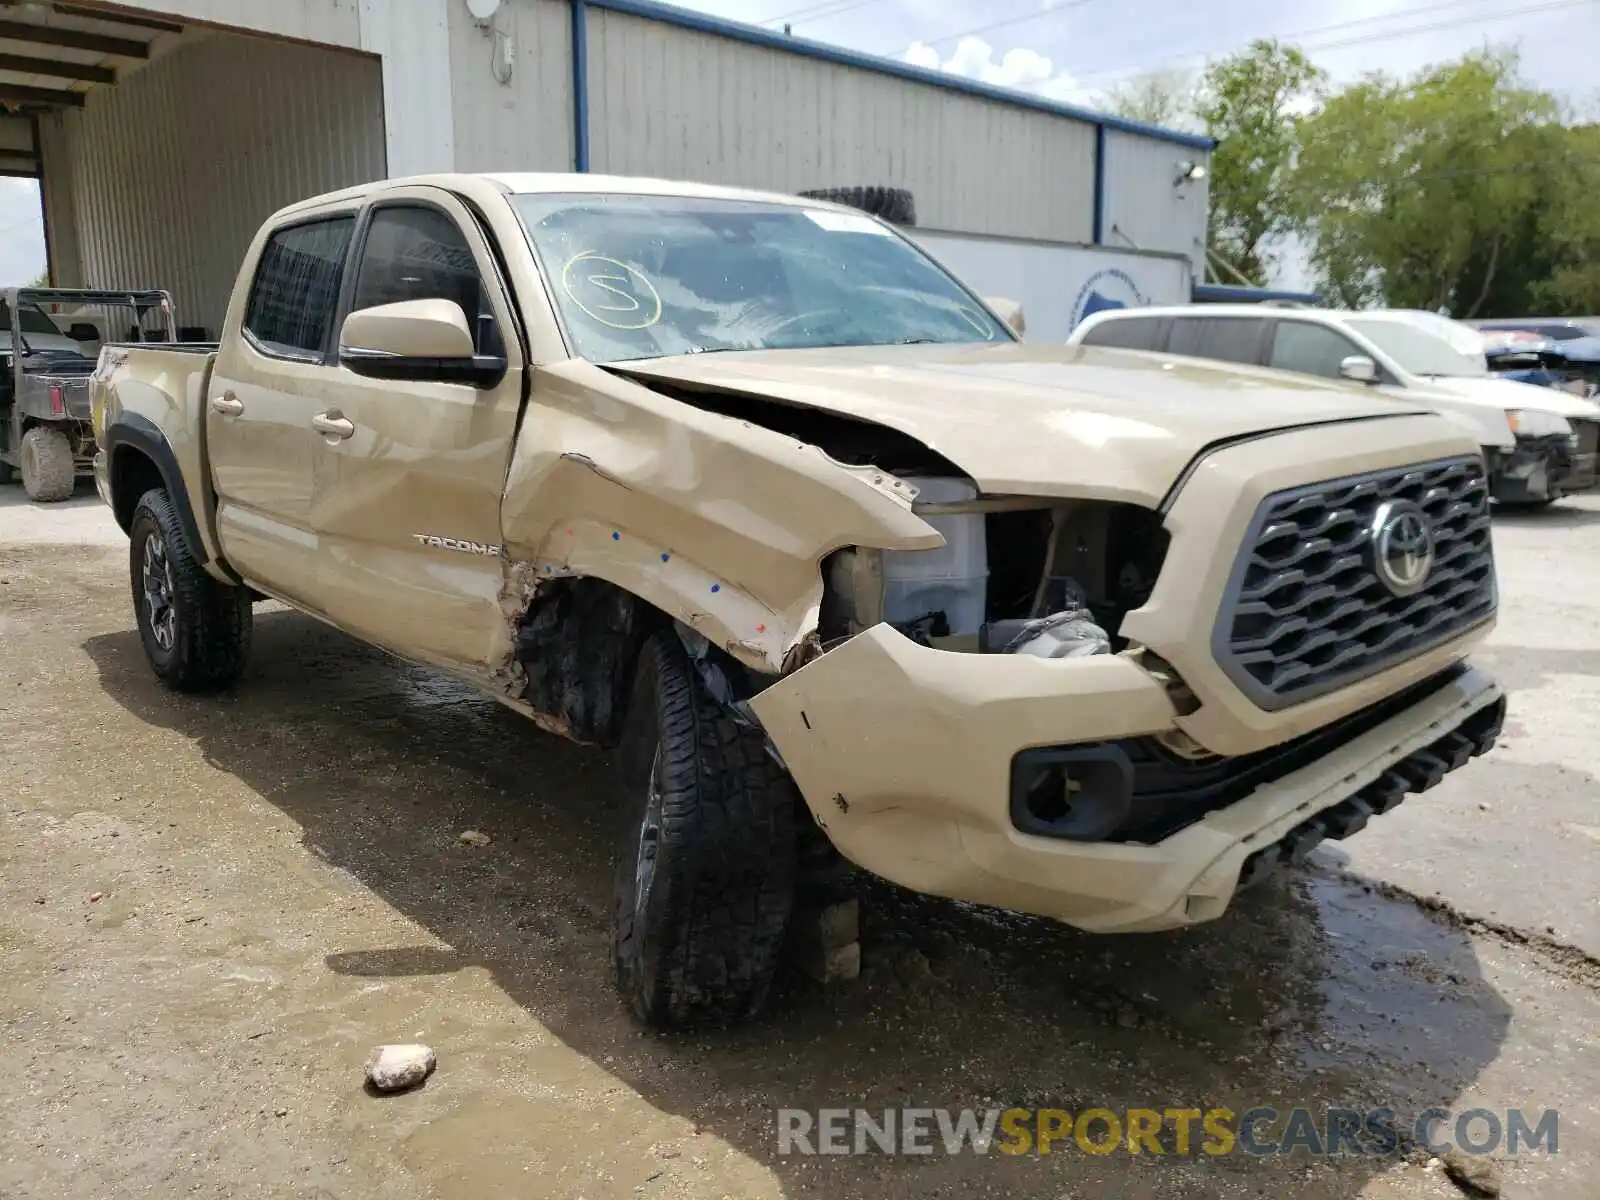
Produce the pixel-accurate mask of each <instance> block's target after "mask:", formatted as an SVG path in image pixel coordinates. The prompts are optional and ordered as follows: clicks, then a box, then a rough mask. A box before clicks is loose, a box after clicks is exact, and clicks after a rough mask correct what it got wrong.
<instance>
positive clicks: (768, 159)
mask: <svg viewBox="0 0 1600 1200" xmlns="http://www.w3.org/2000/svg"><path fill="white" fill-rule="evenodd" d="M589 136H590V141H591V167H592V169H593V170H595V171H605V172H612V173H616V174H624V175H653V176H666V177H668V178H679V179H695V180H703V181H706V182H711V183H725V184H732V185H738V186H743V187H757V188H768V189H772V190H775V191H781V192H793V191H798V190H801V189H803V188H815V187H828V186H838V185H846V184H874V183H877V184H893V185H897V186H901V187H908V188H910V189H912V191H913V192H914V193H915V194H916V200H917V215H918V220H919V221H920V222H922V223H924V224H927V225H930V226H936V227H938V228H941V229H956V230H962V231H966V232H972V233H997V234H1008V235H1011V236H1015V237H1039V238H1051V239H1055V240H1058V241H1067V242H1087V241H1090V240H1091V238H1092V235H1093V212H1094V127H1093V126H1092V125H1089V124H1086V123H1084V122H1081V121H1076V120H1073V119H1072V118H1070V117H1062V116H1054V115H1051V114H1049V113H1042V112H1037V111H1031V110H1028V109H1023V108H1017V107H1013V106H1010V105H1007V104H1004V103H1001V102H999V101H992V100H986V99H983V98H981V97H976V96H969V95H962V94H960V93H957V92H952V91H948V90H945V89H942V88H938V87H933V86H929V85H925V84H920V83H914V82H909V81H906V80H903V79H897V78H893V77H890V76H887V75H881V74H877V73H874V72H872V71H868V70H863V69H859V68H856V67H850V66H845V65H842V64H836V63H829V62H823V61H819V60H817V59H812V58H803V57H800V56H798V55H794V54H787V53H784V52H782V51H779V50H773V49H768V48H766V47H762V46H752V45H747V44H744V43H741V42H737V41H734V40H732V39H731V38H726V37H720V36H712V35H708V34H704V33H697V32H694V31H691V30H686V29H681V28H678V27H675V26H672V25H667V24H664V23H662V22H658V21H650V20H646V19H644V18H640V17H635V16H629V15H625V14H622V13H617V12H611V11H607V10H603V9H597V8H592V9H590V11H589Z"/></svg>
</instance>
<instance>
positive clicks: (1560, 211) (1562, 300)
mask: <svg viewBox="0 0 1600 1200" xmlns="http://www.w3.org/2000/svg"><path fill="white" fill-rule="evenodd" d="M1563 133H1564V134H1565V137H1564V139H1563V144H1562V145H1561V147H1560V150H1559V152H1558V153H1557V154H1556V156H1555V159H1554V162H1553V163H1552V165H1551V169H1550V171H1549V172H1548V174H1549V175H1550V176H1551V177H1552V186H1551V188H1550V190H1549V191H1548V192H1546V193H1544V194H1543V195H1542V197H1541V199H1542V201H1543V203H1541V205H1540V207H1539V211H1538V217H1537V220H1536V222H1535V226H1534V227H1535V235H1536V236H1537V238H1538V239H1539V243H1540V245H1541V247H1542V248H1543V249H1544V252H1545V254H1546V255H1547V257H1548V260H1549V270H1548V272H1546V273H1545V275H1544V276H1543V277H1542V278H1540V279H1537V280H1535V281H1534V282H1533V283H1532V285H1531V286H1530V288H1529V300H1530V301H1531V303H1529V304H1528V306H1527V309H1528V310H1533V309H1538V310H1540V311H1544V312H1548V313H1551V314H1553V315H1571V316H1592V315H1594V314H1595V313H1600V125H1580V126H1577V127H1574V128H1569V129H1565V130H1563ZM1504 315H1510V314H1504Z"/></svg>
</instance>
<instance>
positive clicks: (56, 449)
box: [18, 425, 78, 504]
mask: <svg viewBox="0 0 1600 1200" xmlns="http://www.w3.org/2000/svg"><path fill="white" fill-rule="evenodd" d="M18 461H19V462H20V463H21V464H22V490H23V491H25V492H27V493H28V499H30V500H34V501H37V502H38V503H40V504H53V503H55V502H56V501H58V500H66V499H69V498H70V497H71V496H72V485H73V484H74V483H76V482H77V474H78V473H77V464H76V463H75V462H73V459H72V443H71V442H70V441H68V440H67V435H66V434H64V433H62V432H61V430H59V429H52V428H51V427H50V426H48V425H35V426H34V427H33V428H32V429H30V430H28V431H27V432H26V433H24V434H23V435H22V445H21V447H20V448H19V453H18Z"/></svg>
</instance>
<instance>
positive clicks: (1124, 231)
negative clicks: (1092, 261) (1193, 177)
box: [1104, 129, 1210, 279]
mask: <svg viewBox="0 0 1600 1200" xmlns="http://www.w3.org/2000/svg"><path fill="white" fill-rule="evenodd" d="M1183 162H1192V163H1198V164H1200V165H1202V166H1205V165H1207V164H1209V162H1210V155H1208V154H1207V153H1206V152H1205V151H1203V150H1195V149H1192V148H1190V147H1188V146H1177V145H1173V144H1172V143H1170V142H1160V141H1156V140H1155V139H1154V138H1148V137H1140V136H1139V135H1137V134H1132V133H1122V132H1120V131H1118V130H1114V129H1108V130H1107V131H1106V155H1105V172H1106V179H1105V228H1104V240H1105V243H1106V245H1108V246H1127V245H1130V244H1131V245H1133V246H1135V247H1137V248H1138V249H1140V250H1162V251H1166V252H1168V253H1172V254H1182V255H1186V256H1187V257H1188V258H1189V261H1190V262H1192V263H1193V264H1194V269H1195V277H1196V278H1198V279H1204V278H1205V240H1206V204H1207V202H1208V197H1209V181H1208V180H1204V179H1202V180H1198V181H1196V182H1194V183H1185V184H1183V185H1182V186H1181V187H1179V186H1174V182H1173V181H1174V180H1176V179H1177V177H1178V170H1179V168H1178V164H1179V163H1183Z"/></svg>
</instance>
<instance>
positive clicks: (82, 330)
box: [67, 321, 100, 342]
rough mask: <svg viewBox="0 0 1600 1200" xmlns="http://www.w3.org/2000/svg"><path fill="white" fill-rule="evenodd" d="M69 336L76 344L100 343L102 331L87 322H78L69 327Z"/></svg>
mask: <svg viewBox="0 0 1600 1200" xmlns="http://www.w3.org/2000/svg"><path fill="white" fill-rule="evenodd" d="M67 336H68V337H69V338H71V339H72V340H73V341H75V342H98V341H99V340H100V331H99V330H98V329H96V328H95V327H94V326H93V325H91V324H89V322H87V321H77V322H75V323H73V324H72V325H71V326H69V327H68V329H67Z"/></svg>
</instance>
